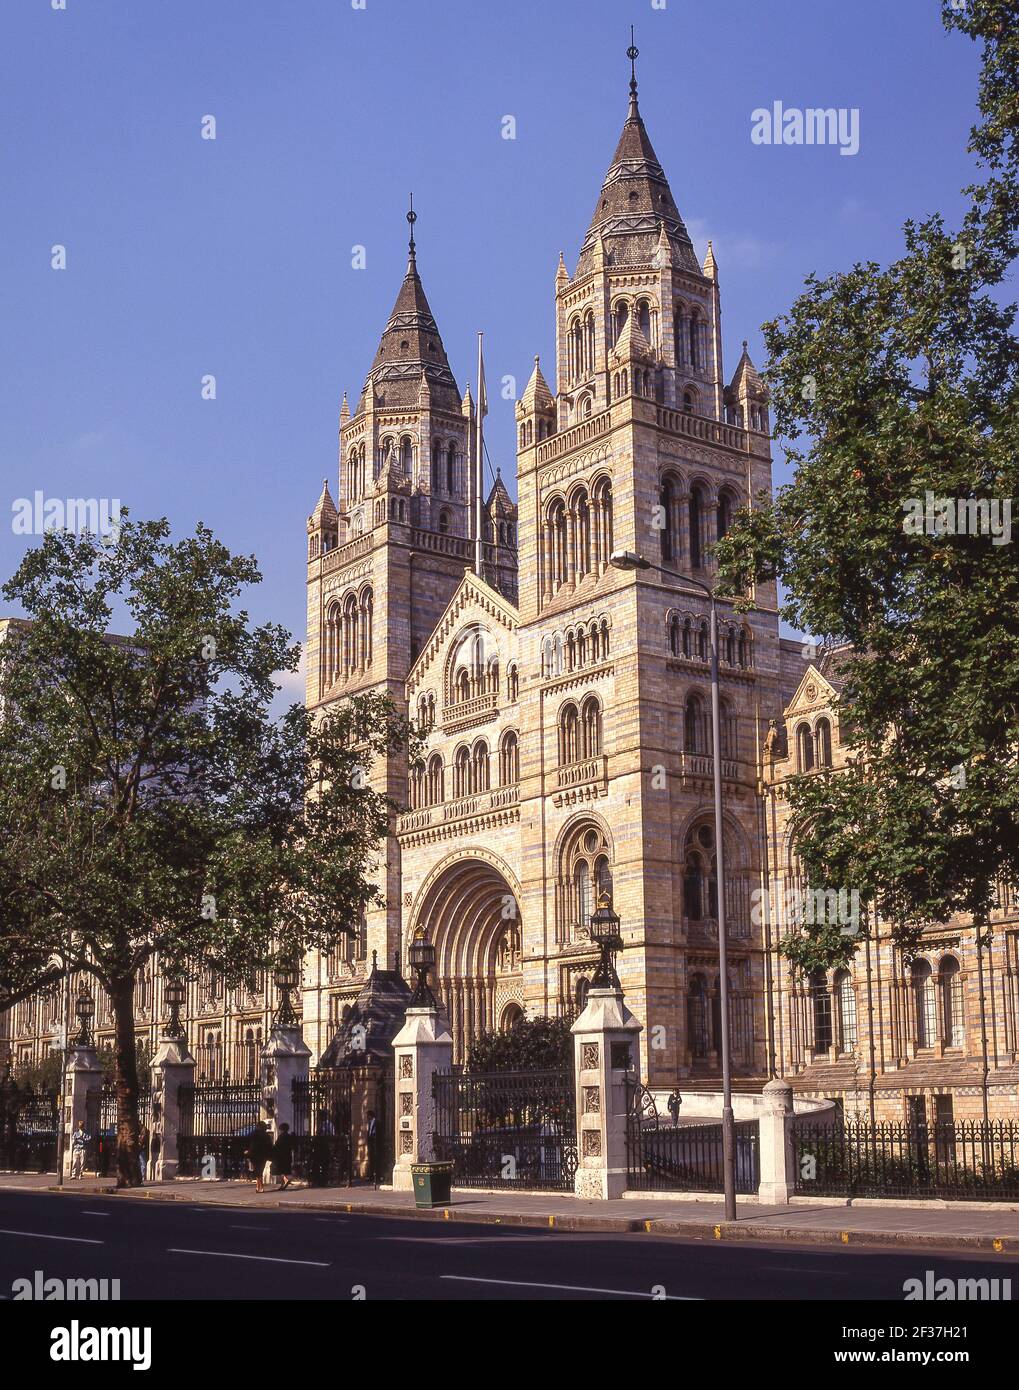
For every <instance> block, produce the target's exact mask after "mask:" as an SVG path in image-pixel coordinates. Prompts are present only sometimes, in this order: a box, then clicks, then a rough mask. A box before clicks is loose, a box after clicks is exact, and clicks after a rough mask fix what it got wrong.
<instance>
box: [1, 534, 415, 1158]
mask: <svg viewBox="0 0 1019 1390" xmlns="http://www.w3.org/2000/svg"><path fill="white" fill-rule="evenodd" d="M259 580H260V574H259V571H258V567H257V565H256V563H255V561H254V560H253V559H251V558H247V557H238V556H234V555H231V554H230V553H229V552H228V551H227V549H226V548H225V547H224V546H223V545H222V544H220V543H219V542H218V541H217V540H216V539H215V538H214V537H213V536H212V534H211V533H210V532H209V531H208V530H207V529H206V528H205V527H204V526H199V527H198V528H197V529H196V531H195V533H194V535H193V536H191V537H187V538H185V539H183V540H180V541H176V542H174V541H172V540H171V538H170V532H169V526H168V524H167V522H166V521H165V520H162V521H149V522H138V523H136V522H132V521H130V520H124V521H123V522H122V524H121V526H120V527H119V529H118V530H117V531H116V532H114V533H113V535H112V536H110V537H106V538H104V539H101V538H99V537H95V536H90V535H71V534H69V533H66V532H52V533H49V534H47V535H46V536H45V537H44V539H43V541H42V544H41V545H40V546H39V547H37V548H36V549H34V550H32V551H30V552H29V553H28V554H27V555H26V557H25V559H24V560H23V562H22V564H21V566H20V568H19V569H18V571H17V573H16V574H15V575H14V577H13V578H12V579H11V580H10V581H9V582H8V583H7V584H6V585H5V586H4V590H3V592H4V594H5V596H6V598H7V599H9V600H13V601H16V602H18V603H20V605H21V607H22V609H23V611H24V613H25V614H26V615H27V619H28V621H27V622H25V623H22V624H19V625H18V626H17V627H16V628H15V629H14V630H13V631H12V632H11V633H10V635H9V640H7V641H6V642H4V643H3V644H2V647H0V711H2V718H0V1006H9V1005H10V1004H12V1003H14V1002H16V1001H17V1000H18V999H20V998H24V997H25V996H26V995H28V994H31V993H34V992H35V991H37V990H38V989H40V988H42V987H46V986H49V985H50V984H52V982H53V981H54V980H56V979H59V978H61V977H62V976H63V975H64V974H66V973H67V972H72V973H75V974H79V973H80V974H81V975H82V976H84V977H86V978H89V979H91V980H92V981H93V982H94V984H95V986H98V987H99V988H101V989H102V990H104V991H106V993H107V995H108V996H109V999H110V1002H111V1005H112V1009H113V1014H114V1019H115V1048H114V1051H115V1077H116V1087H117V1115H118V1181H119V1182H120V1184H121V1185H134V1184H136V1183H137V1182H138V1180H139V1179H138V1171H139V1170H138V1163H137V1144H138V1107H137V1099H138V1064H137V1054H136V1047H135V1031H134V1010H133V996H134V986H135V980H136V978H137V976H138V973H139V971H140V970H141V969H142V967H143V966H144V965H145V963H146V962H147V961H149V960H150V959H151V958H152V957H154V956H156V955H158V957H159V960H160V963H161V965H162V968H163V970H164V971H165V970H166V969H167V968H168V967H169V968H172V969H175V970H182V971H188V972H193V971H195V970H196V969H198V968H199V967H200V966H201V965H203V964H210V965H212V966H214V968H216V969H217V970H219V971H220V972H221V973H222V974H223V976H224V977H225V979H226V980H227V981H228V982H233V981H237V980H239V979H241V978H243V977H244V976H245V975H246V974H248V973H249V972H250V971H252V970H253V969H258V968H268V969H271V968H272V967H273V965H274V964H276V963H277V962H278V961H280V960H282V959H284V958H291V957H293V956H294V955H296V954H300V953H302V952H303V951H305V950H306V949H308V948H309V947H315V946H321V947H328V946H329V945H330V944H331V943H332V942H334V941H335V940H336V939H337V937H338V936H339V935H340V934H342V933H343V932H344V931H347V930H349V929H350V926H349V924H351V923H354V922H356V921H357V919H358V912H359V909H360V908H361V907H362V906H363V905H364V904H365V903H366V902H368V901H370V900H377V893H376V890H375V888H374V887H373V884H372V881H371V875H372V870H373V866H374V862H375V857H376V854H377V850H378V846H379V843H380V841H381V839H382V837H383V836H384V834H385V832H386V829H387V825H388V821H389V816H390V812H391V807H390V804H389V802H388V801H387V799H386V798H385V797H384V796H383V795H381V794H380V793H378V792H377V791H375V790H373V789H372V787H371V784H370V781H369V772H370V767H371V763H372V760H373V759H374V758H375V757H377V756H378V755H380V754H381V753H383V752H387V751H390V750H393V749H396V748H398V747H400V746H403V745H404V743H405V741H406V739H407V737H408V728H407V725H406V722H405V721H404V720H403V719H401V718H399V717H398V716H397V714H396V712H395V711H394V709H393V706H392V705H391V703H390V702H389V701H388V700H387V699H385V698H382V697H379V696H375V695H366V696H363V697H359V698H357V699H355V700H352V701H350V702H348V703H347V704H346V705H345V706H344V707H343V709H342V710H340V711H339V712H338V713H336V714H332V715H329V716H327V717H324V718H320V719H316V718H314V717H313V716H312V715H310V714H309V713H308V712H307V711H306V710H305V709H304V708H303V707H302V706H297V705H295V706H292V707H291V708H290V709H288V710H287V711H286V712H285V713H284V714H283V715H282V717H280V718H278V719H274V718H272V717H271V714H270V708H269V706H270V702H271V700H272V699H273V696H274V694H275V692H276V689H277V687H276V684H275V682H274V675H275V674H276V673H277V672H280V671H284V670H290V671H293V670H295V669H296V665H297V658H298V648H297V647H295V646H294V645H292V644H291V641H290V637H289V634H288V633H287V632H286V631H285V630H284V629H283V628H281V627H278V626H276V625H264V626H259V627H253V626H252V625H251V623H250V622H249V618H248V615H247V613H246V612H245V611H244V610H243V609H242V608H239V607H238V602H239V598H240V595H241V592H242V590H243V589H244V588H245V587H246V586H247V585H250V584H255V583H257V582H258V581H259ZM115 616H117V617H121V618H122V619H123V620H124V621H125V622H126V625H128V626H130V628H131V636H130V638H128V639H115V638H111V637H110V636H109V635H108V634H109V632H110V629H111V626H112V625H113V621H114V618H115Z"/></svg>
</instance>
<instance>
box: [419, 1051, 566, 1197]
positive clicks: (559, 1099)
mask: <svg viewBox="0 0 1019 1390" xmlns="http://www.w3.org/2000/svg"><path fill="white" fill-rule="evenodd" d="M432 1090H433V1095H434V1097H435V1132H434V1135H433V1146H434V1150H435V1156H436V1158H437V1159H440V1160H445V1161H451V1162H452V1164H453V1183H454V1185H455V1186H457V1187H518V1188H531V1189H535V1188H537V1189H543V1190H548V1191H553V1192H572V1191H573V1185H574V1178H575V1176H576V1172H577V1120H576V1100H575V1088H574V1081H573V1072H572V1070H569V1071H567V1070H553V1071H526V1072H518V1071H504V1072H475V1073H466V1074H465V1073H464V1072H462V1071H461V1070H460V1068H459V1067H453V1068H451V1069H450V1070H449V1071H437V1072H435V1073H434V1075H433V1078H432Z"/></svg>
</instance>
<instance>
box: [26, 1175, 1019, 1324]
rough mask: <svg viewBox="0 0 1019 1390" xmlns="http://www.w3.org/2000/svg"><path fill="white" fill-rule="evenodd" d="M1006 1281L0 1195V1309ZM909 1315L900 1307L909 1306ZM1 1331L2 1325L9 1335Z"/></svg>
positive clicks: (571, 1236)
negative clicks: (104, 1289) (103, 1286)
mask: <svg viewBox="0 0 1019 1390" xmlns="http://www.w3.org/2000/svg"><path fill="white" fill-rule="evenodd" d="M928 1269H932V1270H934V1271H935V1277H936V1278H942V1277H945V1276H947V1277H951V1278H980V1277H994V1276H997V1277H998V1278H1012V1279H1013V1282H1014V1285H1015V1288H1016V1289H1017V1291H1019V1258H1017V1257H1009V1256H1006V1255H1001V1256H995V1255H990V1254H988V1255H984V1254H982V1253H977V1252H974V1253H972V1254H965V1255H963V1254H960V1253H958V1252H955V1253H947V1252H946V1253H944V1254H938V1253H934V1252H931V1251H927V1250H923V1251H919V1250H884V1249H872V1250H866V1249H861V1248H859V1247H855V1248H853V1247H850V1248H847V1249H831V1248H821V1247H818V1246H793V1245H787V1244H781V1245H774V1246H769V1245H764V1244H761V1243H760V1242H756V1241H755V1242H752V1243H750V1242H748V1243H746V1244H737V1243H735V1242H732V1243H730V1242H715V1241H690V1240H683V1239H677V1238H674V1237H664V1236H660V1237H656V1236H650V1235H617V1234H612V1235H600V1234H595V1233H586V1232H565V1231H543V1230H528V1229H521V1228H519V1227H504V1226H478V1225H458V1224H457V1223H455V1222H449V1223H442V1224H440V1223H432V1222H421V1221H415V1220H413V1219H407V1218H400V1217H387V1216H369V1215H356V1214H351V1215H349V1216H348V1215H336V1216H333V1215H330V1214H327V1213H323V1212H305V1213H301V1212H297V1211H286V1210H283V1211H281V1210H278V1209H273V1210H266V1211H257V1210H256V1211H252V1210H250V1209H248V1208H240V1209H238V1208H229V1209H227V1208H222V1207H214V1206H210V1205H207V1204H203V1205H198V1204H194V1205H192V1204H189V1203H186V1202H179V1201H177V1202H172V1203H170V1202H166V1203H163V1202H155V1201H153V1202H146V1201H137V1200H132V1199H130V1198H116V1197H107V1198H104V1197H97V1196H94V1195H89V1194H83V1195H82V1196H80V1197H77V1196H74V1197H71V1196H67V1197H62V1196H57V1195H54V1194H34V1193H23V1192H2V1193H0V1298H6V1299H10V1298H11V1293H12V1285H13V1281H14V1280H15V1279H19V1278H32V1277H33V1273H34V1271H35V1270H42V1271H43V1274H44V1275H45V1276H46V1277H47V1278H50V1277H54V1276H57V1277H60V1278H65V1279H67V1278H75V1279H82V1278H107V1279H113V1278H117V1279H119V1280H120V1281H121V1284H120V1294H121V1298H122V1299H203V1300H206V1299H287V1298H292V1299H315V1300H321V1299H339V1300H344V1299H354V1298H357V1297H363V1298H366V1299H370V1300H375V1299H414V1300H433V1299H438V1300H446V1299H456V1300H465V1299H467V1300H473V1299H486V1300H488V1299H536V1300H542V1301H544V1300H562V1299H583V1300H609V1299H614V1300H620V1301H624V1302H637V1301H641V1300H648V1299H652V1298H654V1297H661V1296H662V1295H663V1294H664V1296H666V1297H667V1298H670V1299H676V1300H689V1299H707V1300H711V1299H753V1300H786V1299H789V1300H795V1299H820V1300H843V1301H844V1300H858V1299H889V1300H894V1301H897V1302H900V1303H901V1301H902V1297H903V1284H904V1281H905V1280H907V1279H911V1278H915V1277H918V1276H919V1277H920V1278H922V1277H923V1275H924V1272H925V1271H926V1270H928ZM906 1306H907V1307H908V1306H909V1305H906ZM5 1330H6V1331H7V1332H8V1333H9V1332H10V1324H9V1323H8V1324H7V1327H6V1329H5Z"/></svg>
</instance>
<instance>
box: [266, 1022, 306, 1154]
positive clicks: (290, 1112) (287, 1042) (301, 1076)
mask: <svg viewBox="0 0 1019 1390" xmlns="http://www.w3.org/2000/svg"><path fill="white" fill-rule="evenodd" d="M310 1067H311V1048H310V1047H309V1046H308V1044H307V1043H306V1042H305V1041H304V1035H303V1034H302V1032H301V1029H300V1027H293V1026H289V1025H281V1024H277V1025H276V1027H274V1028H273V1030H272V1032H271V1033H270V1034H269V1039H268V1041H267V1042H266V1044H265V1046H264V1047H263V1048H262V1058H261V1081H262V1110H263V1113H264V1114H265V1117H266V1118H267V1119H268V1121H269V1122H270V1124H272V1125H273V1127H274V1128H275V1129H276V1132H277V1133H278V1132H279V1127H280V1125H282V1124H288V1125H289V1126H290V1132H291V1134H293V1132H294V1082H295V1081H305V1082H306V1081H307V1080H308V1073H309V1070H310Z"/></svg>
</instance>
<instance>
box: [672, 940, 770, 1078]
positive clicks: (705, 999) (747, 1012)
mask: <svg viewBox="0 0 1019 1390" xmlns="http://www.w3.org/2000/svg"><path fill="white" fill-rule="evenodd" d="M744 964H745V962H744ZM718 985H719V976H718V974H717V972H715V973H713V974H711V975H710V977H709V975H708V974H706V973H705V972H704V971H703V970H695V971H694V972H693V974H691V975H690V977H689V979H688V981H687V987H686V1038H687V1041H686V1045H687V1051H688V1052H689V1054H690V1061H691V1062H692V1063H694V1064H695V1065H696V1064H697V1063H698V1062H707V1061H708V1060H711V1061H712V1062H713V1063H714V1064H715V1065H717V1063H718V1058H719V1056H720V1055H721V1050H722V1001H721V997H720V994H719V988H718ZM729 1041H730V1047H731V1050H732V1055H733V1057H735V1058H737V1059H739V1061H740V1062H750V1061H752V1059H753V1046H754V1026H753V997H752V991H751V989H750V984H749V980H748V979H747V978H745V974H744V972H743V971H742V970H730V971H729Z"/></svg>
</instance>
